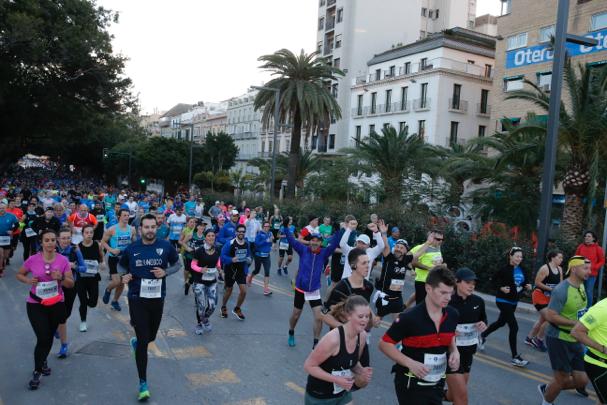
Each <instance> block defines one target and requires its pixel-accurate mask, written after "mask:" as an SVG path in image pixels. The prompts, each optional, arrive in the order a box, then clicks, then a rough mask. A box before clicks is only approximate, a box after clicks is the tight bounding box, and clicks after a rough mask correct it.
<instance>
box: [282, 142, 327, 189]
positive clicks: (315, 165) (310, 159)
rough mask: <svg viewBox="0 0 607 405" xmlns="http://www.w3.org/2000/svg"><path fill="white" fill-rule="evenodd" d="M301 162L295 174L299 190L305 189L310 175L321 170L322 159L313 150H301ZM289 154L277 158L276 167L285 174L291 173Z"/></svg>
mask: <svg viewBox="0 0 607 405" xmlns="http://www.w3.org/2000/svg"><path fill="white" fill-rule="evenodd" d="M298 155H299V160H298V162H297V171H296V172H295V176H294V178H295V185H296V186H297V188H298V189H299V190H301V189H303V186H304V180H305V178H306V177H307V176H308V174H310V173H312V172H313V171H316V170H318V169H319V164H320V161H321V159H320V157H319V156H318V155H316V154H314V152H312V151H311V150H306V151H302V150H301V148H299V153H298ZM289 157H290V156H289V154H288V153H286V152H283V153H281V154H280V155H278V156H277V159H276V167H277V169H280V171H281V172H283V173H288V172H289Z"/></svg>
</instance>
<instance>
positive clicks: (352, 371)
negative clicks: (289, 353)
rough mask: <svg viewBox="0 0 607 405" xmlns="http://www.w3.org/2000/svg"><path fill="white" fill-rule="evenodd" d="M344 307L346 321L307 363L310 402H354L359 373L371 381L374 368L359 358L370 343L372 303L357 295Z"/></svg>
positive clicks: (309, 404)
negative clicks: (368, 329) (356, 380)
mask: <svg viewBox="0 0 607 405" xmlns="http://www.w3.org/2000/svg"><path fill="white" fill-rule="evenodd" d="M343 307H344V313H345V317H346V322H345V323H344V324H343V325H340V326H339V327H337V328H335V329H333V330H332V331H330V332H329V333H327V334H326V335H325V336H324V337H323V338H322V339H321V341H320V342H319V343H318V345H317V346H316V348H315V349H314V350H313V351H312V352H311V353H310V355H309V356H308V358H307V359H306V361H305V363H304V369H305V370H306V372H307V373H308V374H309V376H308V382H307V384H306V396H305V404H306V405H316V404H331V405H341V404H344V405H345V404H351V403H352V394H351V392H350V390H351V389H352V386H353V384H354V381H355V377H356V378H358V380H360V381H362V382H364V384H365V385H366V384H368V383H369V382H370V381H371V376H372V374H373V370H372V369H371V368H370V367H363V366H362V365H361V363H360V362H359V359H360V356H361V355H362V353H363V351H364V349H365V346H366V340H367V336H366V333H365V327H366V326H367V323H368V322H369V313H370V310H369V304H368V302H367V301H365V299H364V298H362V297H359V296H356V295H354V296H351V297H349V298H348V299H347V300H346V302H345V304H344V305H343Z"/></svg>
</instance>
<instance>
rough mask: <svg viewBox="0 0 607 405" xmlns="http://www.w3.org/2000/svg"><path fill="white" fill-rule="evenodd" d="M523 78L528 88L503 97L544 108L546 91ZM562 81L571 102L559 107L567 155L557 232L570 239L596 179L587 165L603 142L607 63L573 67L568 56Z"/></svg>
mask: <svg viewBox="0 0 607 405" xmlns="http://www.w3.org/2000/svg"><path fill="white" fill-rule="evenodd" d="M525 82H526V83H527V84H528V85H529V86H531V90H526V89H524V90H518V91H513V92H512V93H509V94H508V96H507V97H506V99H522V100H527V101H530V102H531V103H533V104H535V105H536V106H538V107H540V108H541V109H542V110H544V111H546V112H548V108H549V97H548V95H547V94H546V93H545V92H543V91H542V90H541V89H540V88H539V87H538V86H536V85H535V84H534V83H532V82H530V81H528V80H526V81H525ZM564 82H565V90H566V93H567V94H566V95H567V96H568V97H569V98H570V100H571V102H570V103H569V105H565V103H563V102H561V107H560V128H559V141H560V151H561V153H563V152H564V153H566V155H567V158H568V163H567V169H566V172H565V176H564V179H563V189H564V191H565V207H564V209H563V218H562V220H561V235H562V237H563V239H565V240H567V241H571V242H573V241H575V240H577V238H578V237H579V235H580V234H581V232H582V226H583V221H584V203H583V200H584V198H585V197H588V191H589V189H590V188H591V183H594V182H595V181H596V179H592V178H591V169H592V168H596V167H598V160H599V159H600V157H601V156H600V153H601V151H604V150H605V149H604V146H605V144H606V143H607V67H605V66H601V67H585V66H584V65H582V64H579V65H578V66H577V69H575V68H574V67H573V65H572V64H571V61H570V60H569V59H568V60H567V63H566V65H565V73H564ZM602 147H603V149H601V148H602ZM603 153H604V152H603Z"/></svg>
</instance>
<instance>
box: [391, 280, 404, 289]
mask: <svg viewBox="0 0 607 405" xmlns="http://www.w3.org/2000/svg"><path fill="white" fill-rule="evenodd" d="M404 285H405V280H398V279H392V281H391V282H390V291H402V289H403V286H404Z"/></svg>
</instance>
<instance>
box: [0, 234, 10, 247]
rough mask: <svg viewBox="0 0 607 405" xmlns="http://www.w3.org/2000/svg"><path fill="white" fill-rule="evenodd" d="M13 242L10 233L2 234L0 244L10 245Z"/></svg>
mask: <svg viewBox="0 0 607 405" xmlns="http://www.w3.org/2000/svg"><path fill="white" fill-rule="evenodd" d="M10 244H11V237H10V236H8V235H3V236H0V246H8V245H10Z"/></svg>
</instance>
